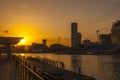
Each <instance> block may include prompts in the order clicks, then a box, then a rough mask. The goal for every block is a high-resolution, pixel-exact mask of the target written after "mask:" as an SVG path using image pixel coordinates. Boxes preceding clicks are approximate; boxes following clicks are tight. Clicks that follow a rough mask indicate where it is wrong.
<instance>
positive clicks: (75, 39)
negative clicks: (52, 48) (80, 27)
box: [71, 23, 81, 48]
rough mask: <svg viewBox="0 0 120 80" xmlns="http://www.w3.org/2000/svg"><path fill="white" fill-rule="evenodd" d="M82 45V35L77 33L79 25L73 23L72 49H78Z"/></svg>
mask: <svg viewBox="0 0 120 80" xmlns="http://www.w3.org/2000/svg"><path fill="white" fill-rule="evenodd" d="M79 44H81V33H78V32H77V23H71V47H74V48H76V47H78V46H79Z"/></svg>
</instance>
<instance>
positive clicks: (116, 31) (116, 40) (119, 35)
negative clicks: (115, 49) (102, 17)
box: [111, 21, 120, 44]
mask: <svg viewBox="0 0 120 80" xmlns="http://www.w3.org/2000/svg"><path fill="white" fill-rule="evenodd" d="M111 38H112V44H120V21H117V22H114V23H113V25H112V29H111Z"/></svg>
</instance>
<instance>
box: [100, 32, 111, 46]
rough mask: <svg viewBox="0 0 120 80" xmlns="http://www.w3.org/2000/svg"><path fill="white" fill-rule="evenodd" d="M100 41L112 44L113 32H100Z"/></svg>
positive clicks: (104, 43)
mask: <svg viewBox="0 0 120 80" xmlns="http://www.w3.org/2000/svg"><path fill="white" fill-rule="evenodd" d="M99 43H100V44H103V45H109V44H111V34H100V35H99Z"/></svg>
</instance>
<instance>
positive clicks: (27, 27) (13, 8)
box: [0, 0, 120, 45]
mask: <svg viewBox="0 0 120 80" xmlns="http://www.w3.org/2000/svg"><path fill="white" fill-rule="evenodd" d="M119 3H120V1H119V0H92V1H88V0H44V1H43V0H17V1H16V0H0V12H1V13H0V28H1V29H0V32H1V33H0V36H4V35H6V36H20V37H25V39H26V40H27V41H29V42H27V43H26V44H31V43H32V42H37V43H41V42H42V39H47V40H48V42H47V43H48V44H52V43H58V36H60V39H61V43H62V44H66V45H70V36H71V32H70V31H71V30H70V23H72V22H77V23H78V26H79V27H78V32H81V33H82V40H84V39H90V40H92V41H96V40H97V37H96V30H100V33H110V32H111V28H112V22H114V21H115V20H119V19H120V15H119V14H120V11H119V8H120V5H119ZM6 30H7V31H8V32H7V33H5V31H6ZM68 40H69V41H68Z"/></svg>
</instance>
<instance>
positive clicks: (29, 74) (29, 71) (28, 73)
mask: <svg viewBox="0 0 120 80" xmlns="http://www.w3.org/2000/svg"><path fill="white" fill-rule="evenodd" d="M30 66H31V65H30V63H28V68H29V69H30V68H31V67H30ZM28 80H30V71H28Z"/></svg>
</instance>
